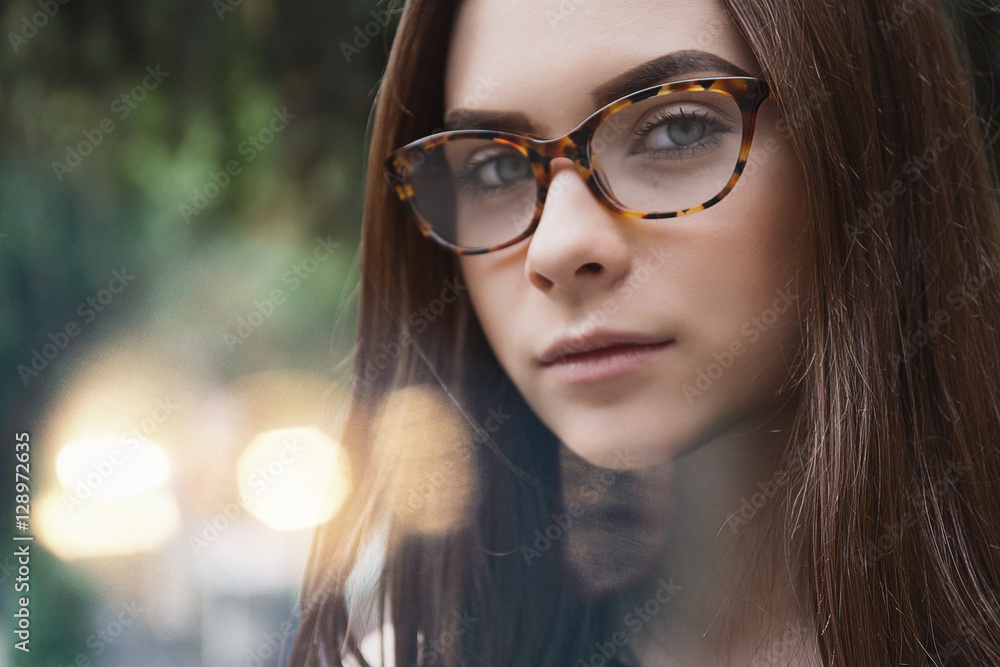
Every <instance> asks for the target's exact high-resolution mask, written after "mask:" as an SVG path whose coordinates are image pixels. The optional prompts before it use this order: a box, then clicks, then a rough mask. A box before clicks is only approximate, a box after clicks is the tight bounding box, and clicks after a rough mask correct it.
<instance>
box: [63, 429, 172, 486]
mask: <svg viewBox="0 0 1000 667" xmlns="http://www.w3.org/2000/svg"><path fill="white" fill-rule="evenodd" d="M56 475H57V476H58V478H59V483H60V484H61V485H62V488H63V489H64V490H65V491H66V492H67V493H69V494H71V495H73V496H74V497H75V498H76V499H77V500H81V501H86V500H100V501H104V500H107V501H112V500H123V499H126V498H131V497H133V496H135V495H138V494H140V493H145V492H148V491H154V490H156V489H158V488H160V487H162V486H163V485H164V484H165V483H166V482H167V480H168V479H169V478H170V459H169V457H168V456H167V453H166V451H164V449H163V447H161V446H160V445H158V444H156V443H154V442H149V441H146V440H140V439H138V438H136V437H134V436H130V437H122V436H117V435H105V436H95V437H89V438H79V439H77V440H74V441H72V442H70V443H69V444H67V445H66V446H64V447H63V448H62V449H61V450H60V451H59V455H58V456H57V458H56Z"/></svg>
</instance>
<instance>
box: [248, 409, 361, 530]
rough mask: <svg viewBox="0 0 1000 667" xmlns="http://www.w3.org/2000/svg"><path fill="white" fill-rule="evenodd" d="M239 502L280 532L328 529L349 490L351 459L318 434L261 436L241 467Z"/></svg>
mask: <svg viewBox="0 0 1000 667" xmlns="http://www.w3.org/2000/svg"><path fill="white" fill-rule="evenodd" d="M236 474H237V479H238V481H239V486H240V502H241V503H242V504H243V506H244V507H246V508H247V510H249V512H250V513H251V514H253V515H254V516H255V517H257V518H258V519H260V520H261V521H262V522H264V523H265V524H266V525H268V526H270V527H271V528H274V529H275V530H297V529H300V528H308V527H310V526H316V525H318V524H321V523H323V522H324V521H326V520H327V519H329V518H330V517H332V516H333V515H334V513H335V512H336V511H337V510H338V509H340V506H341V505H342V504H343V503H344V500H345V499H346V498H347V494H348V492H349V490H350V483H351V480H350V466H349V463H348V459H347V453H346V452H345V451H344V449H343V447H341V446H340V444H339V443H336V442H334V441H333V440H332V439H330V438H329V437H328V436H327V435H325V434H324V433H322V432H321V431H319V430H317V429H315V428H285V429H279V430H276V431H269V432H267V433H262V434H260V435H259V436H257V437H256V438H254V440H253V442H251V443H250V445H249V446H247V448H246V450H244V452H243V453H242V454H241V455H240V458H239V460H238V461H237V463H236Z"/></svg>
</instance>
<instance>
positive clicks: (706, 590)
mask: <svg viewBox="0 0 1000 667" xmlns="http://www.w3.org/2000/svg"><path fill="white" fill-rule="evenodd" d="M793 418H794V406H791V407H789V408H787V409H785V410H782V411H781V412H780V413H778V414H777V415H775V416H772V417H770V418H768V419H767V420H766V421H765V422H762V423H758V424H741V425H738V426H736V427H733V428H731V429H729V430H728V431H727V432H726V433H723V434H721V435H719V436H718V437H716V438H714V439H712V440H711V441H710V442H707V443H705V444H704V445H703V446H701V447H699V448H698V449H696V450H694V451H692V452H690V453H688V454H685V455H684V456H681V457H679V458H677V459H676V460H675V461H674V462H673V477H674V484H673V487H674V507H673V512H672V514H671V519H670V520H669V523H668V525H667V529H666V531H665V540H666V544H665V546H664V548H663V550H662V552H661V553H660V558H659V561H658V564H657V567H656V569H655V570H654V572H653V576H652V577H648V579H650V580H652V582H651V583H646V584H644V585H641V586H638V587H636V588H635V590H634V591H632V593H631V594H630V595H628V596H626V599H625V601H624V604H623V613H624V610H632V611H633V612H636V611H637V608H638V613H637V615H639V616H640V618H642V617H643V616H645V618H646V620H645V621H644V622H643V625H642V628H641V629H640V630H639V631H637V632H635V633H634V640H633V642H632V646H633V650H634V651H635V653H636V655H637V656H638V657H639V659H640V663H641V664H642V665H643V667H646V666H647V665H649V666H651V665H657V666H662V665H687V664H695V665H712V666H723V665H726V666H728V665H736V664H740V665H748V664H768V665H807V664H813V663H812V662H811V660H810V659H808V658H807V657H806V656H811V655H812V651H813V650H814V649H813V646H814V642H813V641H812V640H811V639H810V637H811V633H812V631H811V630H809V629H808V628H809V620H808V611H807V603H806V601H805V598H804V596H803V591H804V590H805V589H804V586H802V576H801V575H802V573H801V570H800V568H798V567H796V565H795V564H794V563H793V562H790V559H789V557H788V555H789V554H790V553H792V551H793V550H791V549H789V548H788V547H790V546H794V545H793V542H792V540H794V539H795V535H793V534H790V532H789V530H788V522H787V521H786V520H785V519H784V517H785V516H786V512H787V503H786V501H785V498H786V494H787V492H788V488H789V483H790V482H791V481H792V480H791V478H792V474H791V472H790V471H789V470H788V469H787V466H784V465H782V461H783V456H782V455H783V453H784V452H785V449H786V448H787V446H788V444H789V437H790V429H791V424H792V420H793ZM667 587H669V588H670V589H671V593H672V595H670V597H669V601H668V602H664V603H662V604H654V603H650V602H649V601H650V600H651V599H655V600H657V601H658V602H659V601H660V600H662V599H663V598H666V597H667V596H666V594H664V593H662V592H660V591H662V590H665V588H667ZM658 593H659V598H657V597H656V595H657V594H658ZM796 593H797V594H798V599H797V598H796ZM651 595H652V597H651ZM650 612H655V613H650ZM633 629H635V628H633ZM779 656H780V658H779ZM760 660H764V662H759V661H760ZM755 661H758V662H755ZM817 664H818V663H817Z"/></svg>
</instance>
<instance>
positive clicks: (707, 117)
mask: <svg viewBox="0 0 1000 667" xmlns="http://www.w3.org/2000/svg"><path fill="white" fill-rule="evenodd" d="M741 118H742V117H741V115H740V109H739V106H738V105H737V104H736V102H735V101H734V100H733V99H732V98H731V97H729V96H728V95H726V94H724V93H718V92H713V91H689V92H674V93H668V94H666V95H659V96H657V97H651V98H648V99H645V100H642V101H641V102H636V103H635V104H630V105H629V106H627V107H624V108H622V109H621V110H619V111H617V112H616V113H614V114H612V115H611V116H608V117H607V118H606V119H605V120H604V122H603V123H601V125H600V126H599V127H598V128H597V131H596V132H595V133H594V137H593V138H592V139H591V142H590V155H591V162H592V166H593V169H594V171H595V173H596V174H597V177H598V178H599V179H600V181H601V184H602V185H603V186H604V187H605V189H606V190H607V191H608V192H609V193H610V194H611V195H612V196H613V197H614V198H615V199H617V200H618V202H619V203H620V204H622V205H623V206H626V207H628V208H632V209H637V210H640V211H648V212H651V213H670V212H674V211H683V210H685V209H689V208H692V207H694V206H698V205H699V204H704V203H707V202H708V201H709V200H711V199H712V198H713V197H715V196H716V195H718V194H719V193H720V192H721V191H722V190H723V189H724V188H725V186H726V184H727V183H728V182H729V179H730V178H731V177H732V175H733V170H734V169H735V167H736V163H737V161H738V160H739V154H740V146H741V144H742V138H743V123H742V119H741Z"/></svg>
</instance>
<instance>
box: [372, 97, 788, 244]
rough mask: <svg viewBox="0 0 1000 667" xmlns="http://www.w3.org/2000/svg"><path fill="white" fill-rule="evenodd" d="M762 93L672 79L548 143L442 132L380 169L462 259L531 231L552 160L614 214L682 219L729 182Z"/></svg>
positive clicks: (746, 149)
mask: <svg viewBox="0 0 1000 667" xmlns="http://www.w3.org/2000/svg"><path fill="white" fill-rule="evenodd" d="M769 94H770V90H769V88H768V85H767V83H766V82H765V81H762V80H760V79H755V78H750V77H719V78H710V79H692V80H688V81H676V82H672V83H668V84H665V85H660V86H653V87H651V88H645V89H643V90H640V91H638V92H635V93H632V94H631V95H627V96H625V97H623V98H621V99H619V100H617V101H615V102H612V103H611V104H608V105H607V106H605V107H604V108H602V109H600V110H598V111H597V112H595V113H594V114H593V115H592V116H590V118H588V119H587V120H585V121H583V122H582V123H581V124H580V125H579V126H577V128H576V129H575V130H573V131H572V132H570V133H569V134H567V135H565V136H562V137H558V138H556V139H538V138H534V137H529V136H524V135H521V134H514V133H511V132H499V131H488V130H457V131H454V132H440V133H438V134H432V135H431V136H429V137H425V138H424V139H420V140H417V141H414V142H412V143H409V144H407V145H406V146H403V147H402V148H399V149H397V150H395V151H393V152H392V154H390V155H389V157H388V158H386V168H387V171H388V176H389V181H390V183H391V184H392V187H393V189H394V190H395V191H396V194H397V195H398V196H399V198H400V200H402V202H403V203H404V204H405V205H406V207H407V209H408V211H409V213H410V215H411V216H412V217H413V219H414V220H415V221H416V223H417V225H418V226H419V227H420V230H421V232H423V234H424V235H425V236H428V237H430V238H431V239H433V240H434V241H436V242H438V243H440V244H441V245H443V246H445V247H447V248H450V249H451V250H452V251H453V252H455V253H456V254H460V255H473V254H481V253H486V252H491V251H494V250H500V249H501V248H506V247H508V246H511V245H513V244H515V243H518V242H519V241H522V240H524V239H526V238H527V237H529V236H531V234H532V233H533V232H534V231H535V229H536V228H537V227H538V223H539V220H540V219H541V217H542V208H543V206H544V205H545V199H546V196H547V195H548V194H549V189H550V181H551V170H550V165H551V163H552V160H553V159H554V158H557V157H565V158H569V159H570V160H573V162H575V163H576V167H577V171H578V172H579V173H580V175H581V176H582V177H583V178H584V180H585V181H586V183H587V185H588V187H589V188H590V190H591V192H593V194H594V196H596V197H597V199H598V201H600V202H602V203H603V204H604V205H605V206H607V207H608V208H609V209H611V210H612V211H615V212H617V213H620V214H621V215H623V216H626V217H629V218H644V219H659V218H673V217H677V216H681V215H690V214H691V213H695V212H697V211H701V210H704V209H706V208H708V207H709V206H713V205H714V204H717V203H718V202H719V201H721V200H722V198H723V197H725V196H726V195H727V194H728V193H729V192H730V191H731V190H732V189H733V187H734V186H735V185H736V182H737V181H738V180H739V177H740V174H741V173H742V172H743V168H744V166H745V165H746V162H747V158H748V156H749V154H750V144H751V142H752V140H753V132H754V125H755V123H756V117H757V110H758V109H759V108H760V105H761V103H762V102H763V101H764V100H765V99H766V98H767V97H768V95H769Z"/></svg>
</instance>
